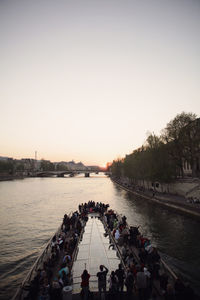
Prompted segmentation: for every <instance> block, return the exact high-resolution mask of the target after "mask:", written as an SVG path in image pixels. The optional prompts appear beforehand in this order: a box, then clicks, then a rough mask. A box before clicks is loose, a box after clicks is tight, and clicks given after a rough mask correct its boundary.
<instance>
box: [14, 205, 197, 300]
mask: <svg viewBox="0 0 200 300" xmlns="http://www.w3.org/2000/svg"><path fill="white" fill-rule="evenodd" d="M109 214H113V215H114V216H115V218H116V220H117V222H118V224H123V226H124V228H125V229H126V228H127V229H129V228H130V227H129V225H128V224H127V222H126V218H125V216H122V215H119V214H117V213H116V212H114V211H113V210H111V209H110V208H109V205H105V204H102V203H95V202H93V201H89V202H88V203H87V204H86V203H85V204H82V205H79V211H76V212H74V213H71V214H70V215H65V216H64V219H63V222H62V224H61V226H60V227H59V229H58V230H57V231H56V233H55V234H54V236H53V237H52V238H51V239H50V240H49V242H48V243H47V245H46V247H45V248H44V250H43V251H42V253H41V255H40V256H39V257H38V259H37V260H36V262H35V263H34V265H33V267H32V268H31V270H30V271H29V273H28V275H27V277H26V278H25V279H24V281H23V282H22V284H21V286H20V287H19V288H18V290H17V292H16V294H15V295H14V297H13V298H12V300H29V299H31V300H33V299H51V298H48V297H47V298H45V292H43V289H42V287H41V285H42V284H44V283H42V284H41V283H39V284H38V282H39V281H37V280H38V277H37V276H38V273H39V274H40V275H39V276H40V280H41V276H43V275H41V274H42V272H43V273H44V274H46V275H47V274H48V281H49V282H48V284H47V285H48V286H46V288H47V289H51V288H52V284H54V285H55V282H56V283H59V284H60V282H59V278H58V271H59V267H60V264H61V263H62V262H63V258H64V257H65V254H66V253H67V251H68V252H70V253H69V257H70V259H69V261H68V270H69V274H68V278H69V282H68V284H67V285H65V286H62V285H61V286H60V291H61V294H62V296H61V298H60V299H64V300H66V299H79V298H78V297H79V295H80V293H81V274H82V273H83V271H84V269H87V270H88V272H89V274H90V280H89V289H90V292H91V294H92V295H93V298H95V295H97V293H98V278H97V276H96V275H97V272H99V266H100V265H104V266H106V267H107V268H108V270H109V272H108V275H107V279H108V278H109V275H110V273H111V271H115V270H116V269H117V268H118V265H119V264H121V265H122V267H123V269H124V270H125V271H126V268H127V266H126V261H125V258H124V255H123V250H124V247H123V246H124V242H123V239H121V240H120V238H119V239H118V238H117V239H116V237H115V235H114V232H113V230H112V229H113V228H110V226H109V224H108V222H107V221H108V220H107V217H106V216H109ZM123 226H122V227H123ZM135 228H136V227H135ZM55 245H56V247H57V248H59V257H57V258H56V261H55V259H54V263H53V264H52V266H51V265H50V267H49V266H48V270H47V265H48V264H50V262H51V260H52V256H53V254H52V253H54V250H52V247H55ZM127 247H128V251H129V254H130V253H132V254H133V257H134V262H135V264H138V265H139V264H141V261H140V258H139V253H138V248H137V247H135V245H131V246H130V245H129V246H127ZM67 249H68V250H67ZM69 249H70V250H69ZM49 270H50V271H51V272H50V273H49V272H48V271H49ZM161 270H162V272H167V274H168V277H169V282H171V283H174V282H175V281H176V280H177V276H176V274H175V273H174V272H173V271H172V270H171V269H170V267H169V266H168V265H167V264H166V263H165V262H164V261H163V260H162V259H160V271H161ZM46 275H45V276H46ZM36 279H37V280H36ZM36 281H37V284H35V282H36ZM41 282H43V281H42V280H41ZM152 282H153V285H152V288H153V292H154V293H155V294H156V295H157V298H156V299H164V296H163V291H162V289H161V288H160V282H159V280H158V279H156V278H155V279H153V280H152ZM34 284H35V285H34ZM108 290H109V288H108V285H107V291H108ZM42 293H44V295H42V296H43V298H42V297H41V294H42ZM134 293H137V289H135V291H134ZM123 297H124V299H126V288H124V294H123ZM135 297H136V299H137V296H135ZM56 299H57V298H56ZM195 299H197V298H195Z"/></svg>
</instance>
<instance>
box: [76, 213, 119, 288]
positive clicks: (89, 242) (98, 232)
mask: <svg viewBox="0 0 200 300" xmlns="http://www.w3.org/2000/svg"><path fill="white" fill-rule="evenodd" d="M104 234H105V229H104V226H103V224H102V222H101V221H100V220H99V218H98V214H90V215H89V219H88V222H87V223H86V226H85V232H84V234H83V239H82V241H81V242H80V244H79V249H78V255H77V258H76V261H75V262H74V265H73V269H72V274H73V293H74V294H77V293H80V290H81V287H80V283H81V274H82V273H83V270H84V269H85V268H86V269H87V270H88V272H89V274H90V291H92V292H96V291H98V285H97V284H98V282H97V276H96V274H97V272H99V266H100V265H104V266H106V267H107V268H108V270H109V272H108V275H107V278H109V274H110V273H111V271H115V270H116V269H117V268H118V265H119V263H120V259H119V257H118V256H117V252H116V251H115V250H113V248H112V247H110V248H109V246H110V241H109V236H107V237H105V235H104ZM107 289H108V286H107Z"/></svg>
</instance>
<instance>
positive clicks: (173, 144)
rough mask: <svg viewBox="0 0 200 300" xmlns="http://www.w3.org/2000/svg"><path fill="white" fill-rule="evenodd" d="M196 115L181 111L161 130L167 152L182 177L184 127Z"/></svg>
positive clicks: (184, 140)
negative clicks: (166, 145)
mask: <svg viewBox="0 0 200 300" xmlns="http://www.w3.org/2000/svg"><path fill="white" fill-rule="evenodd" d="M195 119H196V115H195V114H193V113H185V112H182V113H181V114H178V115H177V116H176V117H175V118H174V119H173V120H171V121H170V122H169V123H168V124H167V126H166V128H165V129H164V130H163V132H162V139H163V141H164V142H165V143H167V144H168V145H169V146H168V149H169V154H170V155H171V156H172V158H173V160H174V161H175V163H176V165H177V167H178V169H179V170H180V174H181V176H182V177H183V176H184V173H183V160H184V159H185V158H186V156H185V154H186V152H185V142H186V139H185V134H183V132H184V129H185V128H186V127H187V126H188V125H189V124H190V123H191V122H193V121H194V120H195Z"/></svg>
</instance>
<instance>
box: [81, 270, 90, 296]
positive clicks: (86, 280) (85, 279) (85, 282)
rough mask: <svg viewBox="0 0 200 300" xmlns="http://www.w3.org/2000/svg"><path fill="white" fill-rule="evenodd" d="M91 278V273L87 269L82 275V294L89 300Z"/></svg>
mask: <svg viewBox="0 0 200 300" xmlns="http://www.w3.org/2000/svg"><path fill="white" fill-rule="evenodd" d="M89 279H90V274H89V273H88V271H87V270H86V269H85V270H84V271H83V273H82V275H81V280H82V281H81V287H82V291H81V294H82V295H83V299H84V300H87V299H88V297H89Z"/></svg>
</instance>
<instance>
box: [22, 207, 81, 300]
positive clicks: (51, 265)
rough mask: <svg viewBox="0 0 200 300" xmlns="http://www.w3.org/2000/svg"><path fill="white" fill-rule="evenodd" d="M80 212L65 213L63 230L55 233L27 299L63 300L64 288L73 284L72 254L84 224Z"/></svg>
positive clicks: (32, 281)
mask: <svg viewBox="0 0 200 300" xmlns="http://www.w3.org/2000/svg"><path fill="white" fill-rule="evenodd" d="M81 221H82V219H81V218H80V214H79V213H78V212H77V211H76V212H74V213H73V214H72V215H71V216H68V215H66V214H65V215H64V218H63V222H62V226H61V230H60V232H59V233H58V234H56V235H54V237H53V238H52V240H51V243H50V244H49V250H48V255H47V258H46V260H44V261H43V265H42V266H41V267H40V268H39V269H38V270H37V274H36V275H35V277H34V278H33V279H32V280H31V282H30V284H29V286H28V287H27V286H26V287H25V289H27V290H28V295H27V299H30V300H35V299H37V300H61V299H62V289H63V287H65V286H69V285H71V267H72V256H73V253H74V250H75V247H76V245H77V242H78V238H79V236H80V233H81V230H82V226H83V224H82V223H81Z"/></svg>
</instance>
